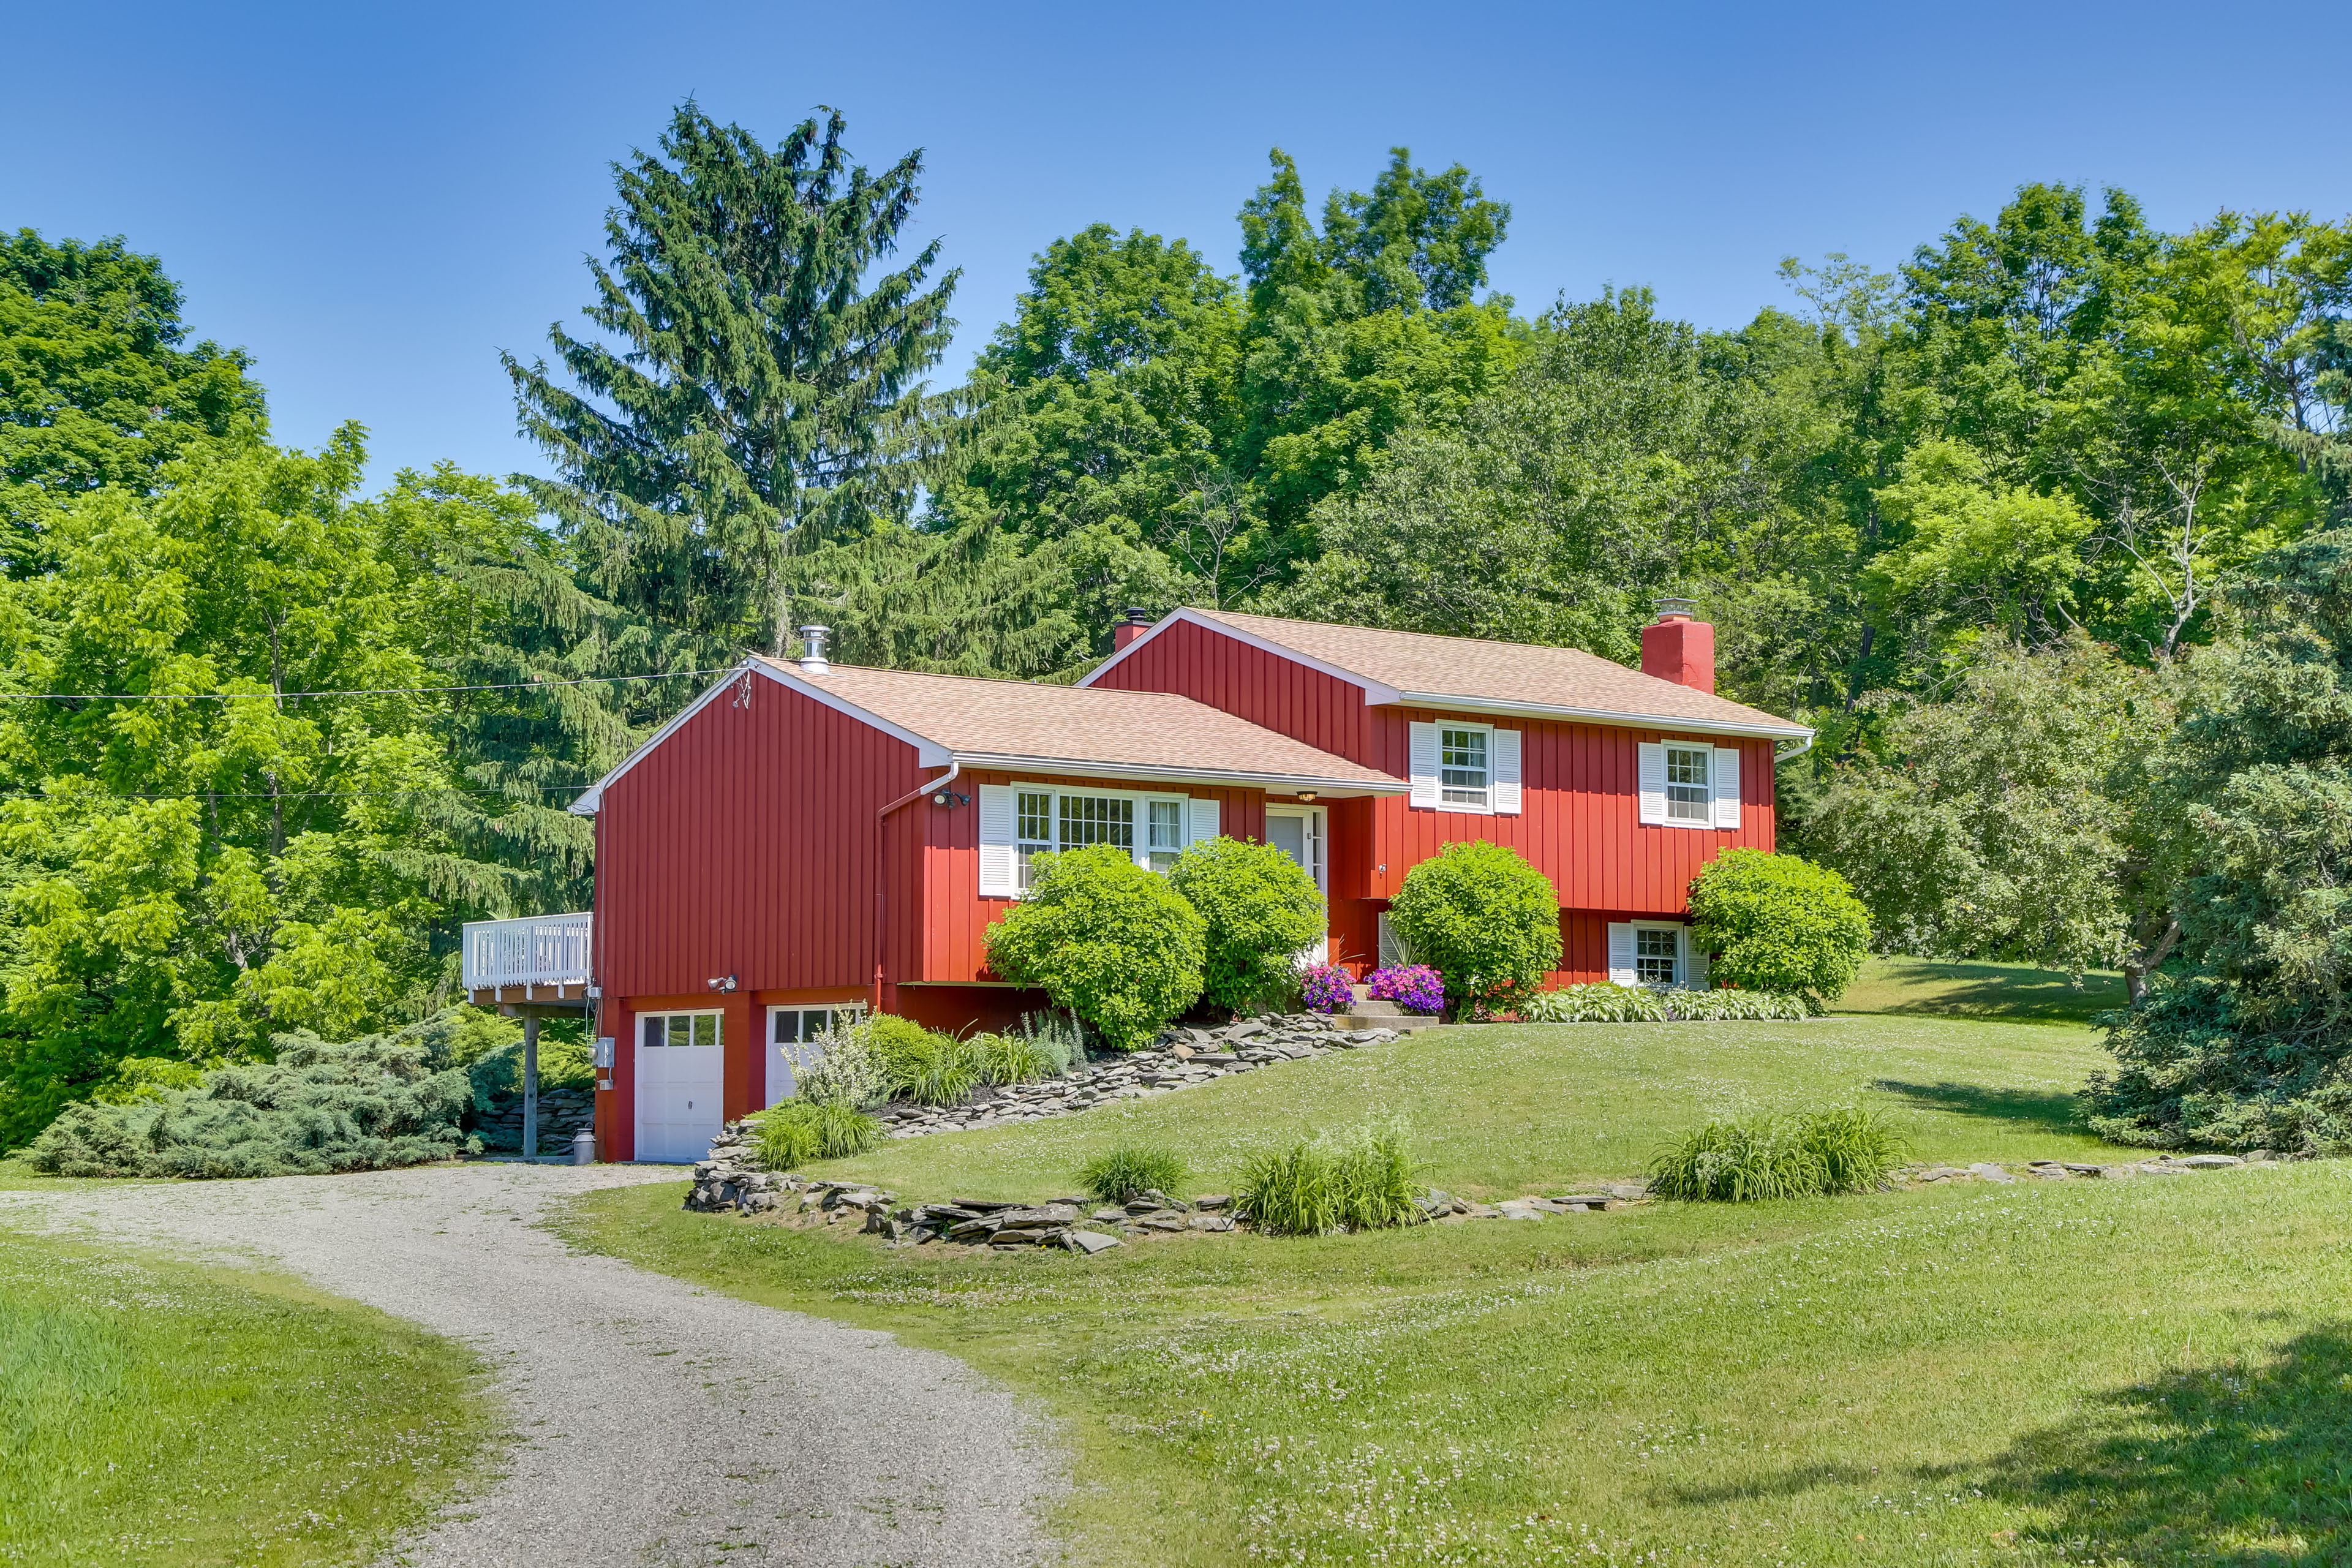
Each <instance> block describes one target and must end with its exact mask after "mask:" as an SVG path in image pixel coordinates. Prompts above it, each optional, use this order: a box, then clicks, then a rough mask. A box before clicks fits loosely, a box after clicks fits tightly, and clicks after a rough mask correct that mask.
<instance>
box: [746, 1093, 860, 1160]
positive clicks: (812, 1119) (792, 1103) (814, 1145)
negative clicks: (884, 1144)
mask: <svg viewBox="0 0 2352 1568" xmlns="http://www.w3.org/2000/svg"><path fill="white" fill-rule="evenodd" d="M744 1120H745V1121H749V1122H750V1123H751V1129H752V1131H753V1133H754V1135H755V1136H756V1137H757V1138H758V1140H759V1148H760V1163H761V1164H763V1165H765V1166H767V1168H768V1169H769V1170H771V1171H790V1170H793V1169H796V1168H798V1167H799V1166H802V1165H805V1164H807V1163H809V1162H810V1161H812V1160H840V1159H845V1158H846V1157H848V1156H849V1155H852V1154H863V1153H865V1152H866V1151H867V1150H868V1149H871V1148H873V1147H874V1145H875V1144H877V1143H878V1142H881V1140H882V1123H881V1122H880V1121H877V1120H876V1119H875V1118H873V1117H871V1116H868V1115H866V1113H865V1112H864V1111H861V1110H856V1109H855V1108H853V1107H850V1106H846V1105H843V1104H840V1103H838V1102H823V1101H817V1100H785V1101H783V1102H782V1104H780V1105H773V1106H771V1107H769V1108H768V1109H767V1110H762V1111H760V1112H758V1113H757V1114H755V1115H752V1116H749V1117H746V1118H744Z"/></svg>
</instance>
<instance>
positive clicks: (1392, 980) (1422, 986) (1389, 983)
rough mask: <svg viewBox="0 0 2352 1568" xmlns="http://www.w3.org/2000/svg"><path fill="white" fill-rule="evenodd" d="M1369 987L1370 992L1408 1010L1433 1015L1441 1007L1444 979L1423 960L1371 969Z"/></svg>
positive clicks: (1443, 1000) (1442, 1004) (1382, 999)
mask: <svg viewBox="0 0 2352 1568" xmlns="http://www.w3.org/2000/svg"><path fill="white" fill-rule="evenodd" d="M1371 987H1372V994H1373V995H1375V996H1377V997H1379V998H1380V999H1381V1001H1383V1002H1395V1003H1399V1004H1401V1005H1402V1006H1403V1007H1404V1010H1405V1011H1406V1012H1408V1013H1421V1014H1429V1015H1434V1014H1438V1013H1443V1012H1444V1010H1445V982H1444V980H1443V979H1441V978H1440V977H1439V975H1438V973H1437V971H1435V970H1434V969H1432V968H1430V967H1429V965H1427V964H1426V963H1406V964H1400V965H1399V966H1397V967H1396V968H1394V969H1381V970H1375V971H1373V973H1372V978H1371Z"/></svg>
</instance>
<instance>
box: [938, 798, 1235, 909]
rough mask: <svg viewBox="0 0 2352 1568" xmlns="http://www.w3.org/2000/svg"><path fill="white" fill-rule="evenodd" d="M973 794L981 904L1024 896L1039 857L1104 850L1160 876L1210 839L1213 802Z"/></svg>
mask: <svg viewBox="0 0 2352 1568" xmlns="http://www.w3.org/2000/svg"><path fill="white" fill-rule="evenodd" d="M979 794H980V896H981V897H982V898H984V899H1003V898H1019V897H1020V896H1021V895H1022V894H1023V893H1024V892H1026V891H1028V889H1029V888H1030V885H1031V884H1032V882H1033V881H1034V879H1035V871H1034V859H1035V858H1036V857H1037V856H1039V855H1046V854H1053V853H1056V852H1058V851H1060V850H1064V849H1076V848H1081V847H1084V846H1086V845H1089V844H1110V845H1116V846H1117V847H1119V848H1121V849H1124V850H1125V851H1127V853H1128V854H1129V856H1131V857H1132V858H1134V860H1135V863H1136V864H1137V865H1139V866H1140V867H1142V868H1144V869H1146V870H1148V871H1165V870H1167V869H1168V868H1170V867H1171V866H1173V865H1174V864H1175V863H1176V857H1177V856H1178V855H1180V854H1181V853H1183V850H1184V846H1185V845H1186V844H1188V843H1191V842H1192V841H1193V840H1195V839H1198V838H1202V837H1210V838H1213V837H1216V831H1217V808H1216V803H1215V802H1214V801H1202V800H1191V799H1188V798H1187V797H1185V796H1183V795H1155V794H1143V793H1130V792H1129V791H1125V790H1100V789H1059V788H1056V787H1055V786H1054V785H1052V784H982V785H981V786H980V790H979ZM1203 828H1205V829H1206V831H1205V832H1204V831H1203Z"/></svg>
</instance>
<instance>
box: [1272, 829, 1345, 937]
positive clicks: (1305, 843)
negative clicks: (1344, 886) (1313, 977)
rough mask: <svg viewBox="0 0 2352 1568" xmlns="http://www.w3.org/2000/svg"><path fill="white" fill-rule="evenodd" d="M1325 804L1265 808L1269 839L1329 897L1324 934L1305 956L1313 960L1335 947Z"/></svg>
mask: <svg viewBox="0 0 2352 1568" xmlns="http://www.w3.org/2000/svg"><path fill="white" fill-rule="evenodd" d="M1325 837H1326V836H1325V832H1324V816H1323V808H1322V807H1321V806H1318V805H1269V806H1267V807H1266V808H1265V841H1266V842H1267V843H1268V844H1271V845H1273V846H1274V847H1276V849H1279V850H1281V851H1282V852H1283V853H1284V854H1285V855H1287V856H1289V857H1290V858H1292V859H1293V860H1296V861H1297V862H1298V863H1299V865H1301V866H1302V867H1304V868H1306V870H1307V875H1308V876H1310V877H1312V878H1314V879H1315V890H1316V891H1317V892H1318V893H1321V894H1322V895H1323V896H1324V899H1325V906H1326V910H1327V912H1326V914H1325V915H1324V919H1323V929H1324V934H1323V935H1322V936H1319V937H1318V938H1316V939H1315V945H1314V946H1313V947H1311V948H1308V949H1307V952H1305V953H1303V954H1302V955H1301V956H1302V957H1304V958H1305V959H1306V960H1307V962H1308V963H1322V962H1324V960H1325V959H1326V958H1327V957H1328V955H1329V952H1330V948H1331V939H1330V934H1329V933H1330V928H1331V920H1330V916H1329V914H1328V904H1329V899H1330V895H1331V881H1330V877H1329V875H1328V871H1327V869H1326V867H1325V861H1326V859H1327V858H1328V855H1327V853H1326V850H1325V847H1324V840H1325Z"/></svg>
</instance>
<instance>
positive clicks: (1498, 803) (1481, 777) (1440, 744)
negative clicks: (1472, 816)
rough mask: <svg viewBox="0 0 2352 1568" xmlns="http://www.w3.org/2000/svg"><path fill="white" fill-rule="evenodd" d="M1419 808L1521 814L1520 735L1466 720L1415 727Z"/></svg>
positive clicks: (1411, 743)
mask: <svg viewBox="0 0 2352 1568" xmlns="http://www.w3.org/2000/svg"><path fill="white" fill-rule="evenodd" d="M1408 749H1409V751H1410V752H1411V755H1410V757H1409V758H1408V763H1409V766H1410V768H1411V772H1412V803H1411V804H1412V805H1416V806H1421V807H1424V808H1426V809H1429V810H1433V811H1465V812H1475V813H1476V814H1478V815H1480V816H1517V815H1518V812H1519V732H1518V731H1517V730H1498V729H1496V728H1495V726H1493V725H1492V724H1473V723H1469V722H1466V721H1461V720H1454V721H1434V722H1415V723H1413V724H1412V726H1410V731H1409V739H1408Z"/></svg>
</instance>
